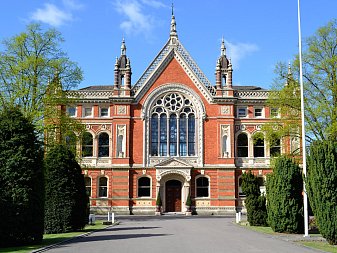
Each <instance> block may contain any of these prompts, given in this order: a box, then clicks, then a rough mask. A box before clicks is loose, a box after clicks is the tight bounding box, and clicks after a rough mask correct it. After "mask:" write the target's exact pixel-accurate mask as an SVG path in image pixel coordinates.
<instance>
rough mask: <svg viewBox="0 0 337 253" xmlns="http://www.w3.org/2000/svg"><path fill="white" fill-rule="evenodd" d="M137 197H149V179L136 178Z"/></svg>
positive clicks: (145, 177)
mask: <svg viewBox="0 0 337 253" xmlns="http://www.w3.org/2000/svg"><path fill="white" fill-rule="evenodd" d="M138 197H151V178H150V177H147V176H144V177H140V178H138Z"/></svg>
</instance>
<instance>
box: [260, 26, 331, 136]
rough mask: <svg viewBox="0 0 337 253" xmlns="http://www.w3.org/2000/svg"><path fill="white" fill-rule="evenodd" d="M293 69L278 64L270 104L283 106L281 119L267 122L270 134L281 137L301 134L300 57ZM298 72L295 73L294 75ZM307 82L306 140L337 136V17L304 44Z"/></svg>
mask: <svg viewBox="0 0 337 253" xmlns="http://www.w3.org/2000/svg"><path fill="white" fill-rule="evenodd" d="M290 69H291V71H290V72H289V71H288V72H287V67H286V65H285V64H278V65H277V68H276V70H277V79H276V82H275V87H274V88H273V90H272V92H271V94H270V98H269V106H270V107H271V108H279V110H280V113H281V116H282V117H281V119H275V124H271V125H267V126H266V127H265V130H266V131H267V132H269V134H268V136H270V133H272V132H275V131H278V132H279V134H280V136H281V137H284V136H289V135H293V136H294V135H295V136H296V135H297V136H298V137H300V132H301V121H300V114H299V112H300V95H299V91H300V90H299V84H298V81H297V78H294V77H293V76H295V77H296V76H298V74H299V60H298V57H296V58H295V59H294V61H293V63H292V66H291V68H290ZM292 73H294V74H292ZM303 82H304V103H305V120H306V140H307V141H308V142H312V141H313V140H326V139H329V138H332V139H336V137H337V20H336V19H334V20H332V21H330V22H329V23H328V24H327V25H326V26H323V27H321V28H319V29H318V30H317V32H316V33H315V34H314V35H313V36H311V37H309V38H307V39H306V40H305V43H304V47H303ZM285 84H287V85H285Z"/></svg>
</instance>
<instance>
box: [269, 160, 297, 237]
mask: <svg viewBox="0 0 337 253" xmlns="http://www.w3.org/2000/svg"><path fill="white" fill-rule="evenodd" d="M302 190H303V182H302V174H301V170H300V167H299V166H298V164H296V163H294V162H293V161H292V159H291V158H289V157H286V156H281V157H278V158H277V159H276V160H275V165H274V168H273V172H272V173H271V174H268V175H267V203H268V205H267V210H268V223H269V225H270V227H271V228H272V229H273V230H274V231H275V232H281V233H283V232H286V233H303V228H304V223H303V197H302Z"/></svg>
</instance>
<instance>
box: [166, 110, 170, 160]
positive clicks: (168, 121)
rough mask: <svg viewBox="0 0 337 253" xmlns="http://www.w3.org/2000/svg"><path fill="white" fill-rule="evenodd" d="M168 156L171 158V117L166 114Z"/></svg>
mask: <svg viewBox="0 0 337 253" xmlns="http://www.w3.org/2000/svg"><path fill="white" fill-rule="evenodd" d="M166 156H170V115H167V114H166Z"/></svg>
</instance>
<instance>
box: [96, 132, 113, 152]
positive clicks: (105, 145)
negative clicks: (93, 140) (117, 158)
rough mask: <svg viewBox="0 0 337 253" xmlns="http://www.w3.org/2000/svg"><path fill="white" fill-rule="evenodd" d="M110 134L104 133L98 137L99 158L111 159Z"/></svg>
mask: <svg viewBox="0 0 337 253" xmlns="http://www.w3.org/2000/svg"><path fill="white" fill-rule="evenodd" d="M109 140H110V137H109V134H108V133H106V132H102V133H100V134H99V135H98V157H109V147H110V145H109V143H110V141H109Z"/></svg>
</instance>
